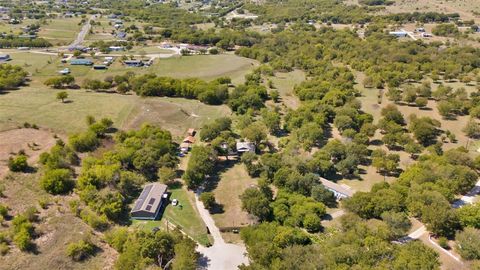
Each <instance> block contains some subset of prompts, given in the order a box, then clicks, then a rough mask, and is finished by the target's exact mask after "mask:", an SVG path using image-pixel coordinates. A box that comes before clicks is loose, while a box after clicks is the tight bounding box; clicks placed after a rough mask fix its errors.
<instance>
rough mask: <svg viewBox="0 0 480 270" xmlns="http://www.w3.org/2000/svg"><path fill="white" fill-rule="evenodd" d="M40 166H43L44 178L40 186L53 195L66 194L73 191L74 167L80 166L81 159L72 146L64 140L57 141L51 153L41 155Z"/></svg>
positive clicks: (41, 179)
mask: <svg viewBox="0 0 480 270" xmlns="http://www.w3.org/2000/svg"><path fill="white" fill-rule="evenodd" d="M39 162H40V164H42V165H43V176H42V177H41V178H40V186H41V187H42V188H43V189H44V190H45V191H47V192H48V193H51V194H64V193H67V192H69V191H71V190H72V188H73V186H74V182H73V168H72V166H73V165H78V164H79V158H78V156H77V154H76V153H75V151H74V150H73V149H72V147H71V146H69V145H66V144H65V143H64V142H63V141H62V140H57V143H56V144H55V146H53V147H52V148H51V149H50V152H44V153H42V154H41V155H40V160H39Z"/></svg>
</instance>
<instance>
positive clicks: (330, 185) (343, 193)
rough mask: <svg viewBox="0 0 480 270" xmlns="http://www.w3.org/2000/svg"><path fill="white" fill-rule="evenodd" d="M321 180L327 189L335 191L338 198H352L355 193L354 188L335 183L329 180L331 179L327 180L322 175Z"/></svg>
mask: <svg viewBox="0 0 480 270" xmlns="http://www.w3.org/2000/svg"><path fill="white" fill-rule="evenodd" d="M320 182H321V183H322V185H323V186H324V187H325V188H326V189H328V190H330V191H331V192H333V194H334V195H335V198H337V200H341V199H345V198H350V197H352V196H353V194H354V193H355V192H354V191H353V190H351V189H349V188H346V187H343V186H342V185H339V184H337V183H334V182H332V181H329V180H327V179H325V178H322V177H320Z"/></svg>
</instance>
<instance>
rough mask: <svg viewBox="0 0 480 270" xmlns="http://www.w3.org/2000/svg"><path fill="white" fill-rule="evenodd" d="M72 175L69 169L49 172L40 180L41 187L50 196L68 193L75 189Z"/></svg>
mask: <svg viewBox="0 0 480 270" xmlns="http://www.w3.org/2000/svg"><path fill="white" fill-rule="evenodd" d="M71 177H72V174H71V172H70V170H68V169H53V170H47V171H46V172H45V175H44V176H43V177H42V179H40V185H41V187H42V188H43V189H44V190H45V191H47V192H48V193H50V194H63V193H67V192H69V191H70V190H72V188H73V181H72V180H71Z"/></svg>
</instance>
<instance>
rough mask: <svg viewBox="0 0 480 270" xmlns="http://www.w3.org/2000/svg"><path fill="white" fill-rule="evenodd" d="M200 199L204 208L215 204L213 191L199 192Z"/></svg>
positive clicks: (210, 207) (209, 207)
mask: <svg viewBox="0 0 480 270" xmlns="http://www.w3.org/2000/svg"><path fill="white" fill-rule="evenodd" d="M200 201H201V202H202V203H203V205H204V206H205V208H206V209H209V210H211V209H212V208H213V207H214V206H215V195H214V194H213V192H203V193H202V194H200Z"/></svg>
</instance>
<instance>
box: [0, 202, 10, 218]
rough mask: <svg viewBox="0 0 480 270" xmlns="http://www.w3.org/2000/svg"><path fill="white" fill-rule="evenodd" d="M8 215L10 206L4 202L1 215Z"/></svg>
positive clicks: (0, 207)
mask: <svg viewBox="0 0 480 270" xmlns="http://www.w3.org/2000/svg"><path fill="white" fill-rule="evenodd" d="M7 215H8V207H7V206H6V205H4V204H0V216H2V217H6V216H7Z"/></svg>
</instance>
